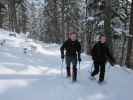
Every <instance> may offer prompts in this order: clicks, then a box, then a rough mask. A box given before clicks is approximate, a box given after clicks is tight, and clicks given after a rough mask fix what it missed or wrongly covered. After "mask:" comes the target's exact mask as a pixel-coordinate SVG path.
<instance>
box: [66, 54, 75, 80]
mask: <svg viewBox="0 0 133 100" xmlns="http://www.w3.org/2000/svg"><path fill="white" fill-rule="evenodd" d="M71 64H72V69H73V74H72V77H73V81H76V80H77V57H76V56H66V65H67V67H66V70H67V77H70V76H71V71H70V69H71V68H70V66H71Z"/></svg>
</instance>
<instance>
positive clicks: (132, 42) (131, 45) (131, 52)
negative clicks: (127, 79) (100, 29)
mask: <svg viewBox="0 0 133 100" xmlns="http://www.w3.org/2000/svg"><path fill="white" fill-rule="evenodd" d="M129 34H130V35H132V36H133V0H132V4H131V13H130V28H129ZM132 58H133V37H129V39H128V48H127V59H126V64H127V65H128V67H130V66H133V60H132Z"/></svg>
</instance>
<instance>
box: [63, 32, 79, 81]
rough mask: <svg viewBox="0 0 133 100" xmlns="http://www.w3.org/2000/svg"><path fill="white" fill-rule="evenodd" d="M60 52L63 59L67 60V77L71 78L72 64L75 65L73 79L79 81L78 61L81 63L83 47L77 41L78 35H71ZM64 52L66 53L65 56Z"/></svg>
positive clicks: (73, 33)
mask: <svg viewBox="0 0 133 100" xmlns="http://www.w3.org/2000/svg"><path fill="white" fill-rule="evenodd" d="M60 50H61V58H62V59H64V57H65V59H66V71H67V77H71V71H70V70H71V68H70V66H71V63H72V65H73V67H72V69H73V74H72V79H73V81H74V82H75V81H76V80H77V61H79V62H80V61H81V56H80V54H81V45H80V42H79V41H78V40H77V33H75V32H72V33H69V39H68V40H66V41H65V42H64V43H63V45H62V46H61V49H60ZM64 51H66V53H65V54H64ZM64 55H65V56H64Z"/></svg>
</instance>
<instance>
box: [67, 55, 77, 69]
mask: <svg viewBox="0 0 133 100" xmlns="http://www.w3.org/2000/svg"><path fill="white" fill-rule="evenodd" d="M71 63H72V65H73V67H76V66H77V57H76V56H66V65H67V67H70V65H71Z"/></svg>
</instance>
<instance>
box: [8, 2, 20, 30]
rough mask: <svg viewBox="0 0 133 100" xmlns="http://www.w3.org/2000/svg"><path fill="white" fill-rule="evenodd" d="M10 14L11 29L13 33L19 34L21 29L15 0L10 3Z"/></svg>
mask: <svg viewBox="0 0 133 100" xmlns="http://www.w3.org/2000/svg"><path fill="white" fill-rule="evenodd" d="M8 13H9V29H10V30H11V31H15V32H19V27H18V25H17V15H16V8H15V0H9V1H8Z"/></svg>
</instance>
